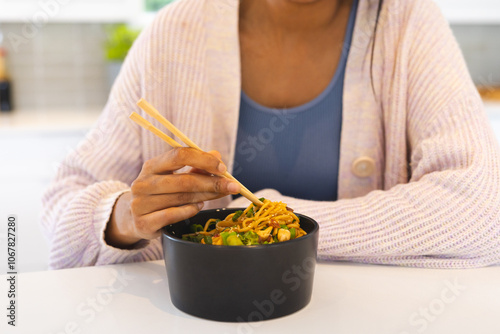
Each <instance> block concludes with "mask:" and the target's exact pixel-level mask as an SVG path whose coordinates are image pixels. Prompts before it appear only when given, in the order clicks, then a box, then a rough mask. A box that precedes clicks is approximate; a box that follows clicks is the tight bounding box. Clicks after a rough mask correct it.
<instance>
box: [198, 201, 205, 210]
mask: <svg viewBox="0 0 500 334" xmlns="http://www.w3.org/2000/svg"><path fill="white" fill-rule="evenodd" d="M196 205H198V210H201V209H203V207H204V206H205V203H204V202H200V203H198V204H196Z"/></svg>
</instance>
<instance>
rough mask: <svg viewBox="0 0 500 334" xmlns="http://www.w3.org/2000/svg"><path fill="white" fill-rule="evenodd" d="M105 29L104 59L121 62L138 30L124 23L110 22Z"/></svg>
mask: <svg viewBox="0 0 500 334" xmlns="http://www.w3.org/2000/svg"><path fill="white" fill-rule="evenodd" d="M105 30H106V35H107V39H106V44H105V50H106V59H107V60H108V61H112V62H122V61H123V60H124V59H125V57H126V56H127V53H128V51H129V50H130V48H131V47H132V44H133V43H134V41H135V39H136V38H137V36H139V33H140V30H135V29H131V28H129V27H128V26H127V25H126V24H112V25H109V26H107V27H106V28H105Z"/></svg>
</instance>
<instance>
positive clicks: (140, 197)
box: [105, 148, 240, 248]
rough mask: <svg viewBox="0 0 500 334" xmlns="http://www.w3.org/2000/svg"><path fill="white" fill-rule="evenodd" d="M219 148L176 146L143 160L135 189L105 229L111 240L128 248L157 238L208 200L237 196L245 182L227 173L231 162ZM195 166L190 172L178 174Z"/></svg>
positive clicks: (119, 204)
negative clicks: (227, 175) (202, 149)
mask: <svg viewBox="0 0 500 334" xmlns="http://www.w3.org/2000/svg"><path fill="white" fill-rule="evenodd" d="M219 157H220V155H219V153H218V152H215V151H212V152H210V153H206V152H201V151H198V150H195V149H192V148H176V149H173V150H171V151H169V152H167V153H165V154H163V155H160V156H158V157H155V158H153V159H151V160H148V161H146V162H145V163H144V165H143V167H142V170H141V173H140V174H139V176H138V177H137V179H136V180H135V181H134V182H133V183H132V187H131V191H130V192H126V193H124V194H123V195H121V196H120V197H119V198H118V200H117V201H116V204H115V206H114V208H113V213H112V215H111V219H110V221H109V222H108V226H107V228H106V231H105V239H106V242H107V243H108V244H109V245H111V246H114V247H119V248H129V247H130V246H132V245H133V244H135V243H137V242H138V241H140V240H143V239H147V240H149V239H154V238H156V237H158V236H159V235H160V230H161V228H162V227H164V226H166V225H169V224H173V223H176V222H178V221H181V220H184V219H188V218H190V217H192V216H194V215H195V214H196V213H198V212H199V211H200V210H201V209H202V208H203V202H204V201H208V200H213V199H216V198H220V197H223V196H226V195H229V194H237V193H238V192H239V191H240V185H239V184H238V183H236V182H233V181H230V180H228V179H226V178H224V177H221V176H218V175H222V174H223V173H224V172H225V171H226V170H227V168H226V166H225V165H224V163H222V161H221V160H220V159H219ZM185 166H191V167H193V169H192V170H191V171H190V172H188V173H182V174H174V172H175V171H176V170H179V169H180V168H182V167H185Z"/></svg>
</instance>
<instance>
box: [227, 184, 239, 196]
mask: <svg viewBox="0 0 500 334" xmlns="http://www.w3.org/2000/svg"><path fill="white" fill-rule="evenodd" d="M227 190H228V191H229V192H230V193H232V194H237V193H239V192H240V185H239V184H238V183H236V182H231V183H229V184H228V185H227Z"/></svg>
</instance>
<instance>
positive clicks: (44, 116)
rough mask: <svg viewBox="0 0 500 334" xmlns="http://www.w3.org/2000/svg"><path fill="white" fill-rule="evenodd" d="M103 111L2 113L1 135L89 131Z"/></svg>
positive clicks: (21, 111) (0, 114)
mask: <svg viewBox="0 0 500 334" xmlns="http://www.w3.org/2000/svg"><path fill="white" fill-rule="evenodd" d="M101 112H102V110H98V109H92V110H81V111H76V110H51V111H34V110H16V111H13V112H9V113H6V112H2V113H0V133H1V134H33V133H36V134H39V133H41V134H44V133H52V132H61V131H65V132H66V131H68V132H70V131H88V130H89V129H90V127H91V126H92V125H93V124H94V123H95V122H96V121H97V118H98V117H99V115H100V114H101Z"/></svg>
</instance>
